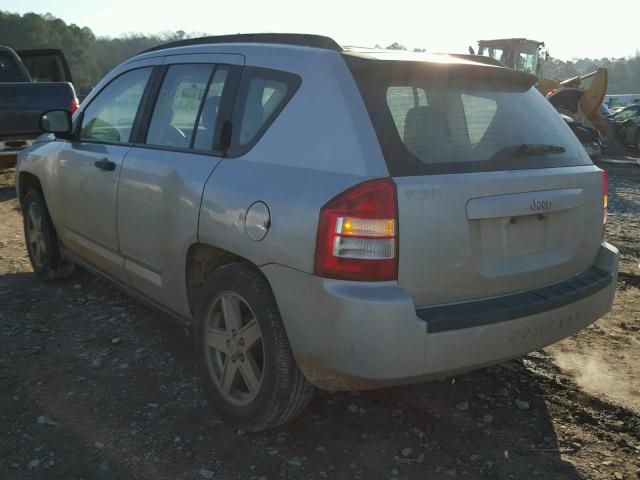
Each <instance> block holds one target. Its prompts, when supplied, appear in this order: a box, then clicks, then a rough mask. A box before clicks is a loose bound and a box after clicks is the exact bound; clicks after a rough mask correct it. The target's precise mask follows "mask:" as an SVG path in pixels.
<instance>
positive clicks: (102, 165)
mask: <svg viewBox="0 0 640 480" xmlns="http://www.w3.org/2000/svg"><path fill="white" fill-rule="evenodd" d="M94 165H95V166H96V167H98V168H99V169H100V170H106V171H108V172H113V171H114V170H115V169H116V164H115V163H113V162H112V161H111V160H107V159H106V158H103V159H102V160H97V161H96V163H94Z"/></svg>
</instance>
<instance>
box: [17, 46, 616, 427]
mask: <svg viewBox="0 0 640 480" xmlns="http://www.w3.org/2000/svg"><path fill="white" fill-rule="evenodd" d="M476 60H477V61H474V59H473V57H468V58H465V59H462V58H455V57H451V56H447V55H437V56H427V55H424V54H417V53H402V52H401V53H398V52H387V51H373V50H372V51H364V50H354V49H343V48H341V47H340V46H339V45H338V44H336V43H335V42H334V41H333V40H331V39H329V38H326V37H319V36H312V35H289V34H256V35H233V36H227V37H209V38H202V39H194V40H186V41H181V42H177V43H174V44H170V45H165V46H163V47H160V48H156V49H152V50H150V51H146V52H143V53H142V54H140V55H137V56H135V57H133V58H131V59H129V60H127V61H125V62H124V63H123V64H121V65H120V66H118V67H117V68H116V69H114V70H113V71H112V72H111V73H110V74H109V75H107V76H106V77H105V78H104V80H102V81H101V82H100V83H99V84H98V85H97V86H96V87H95V88H94V90H93V91H92V93H91V94H90V95H89V96H88V97H87V98H86V100H85V101H84V102H83V103H82V105H81V107H80V109H79V110H78V111H77V112H76V113H75V114H74V116H73V118H71V117H70V115H69V113H68V112H65V111H50V112H47V113H46V114H45V115H44V116H43V117H42V118H41V124H42V127H43V130H44V131H46V132H48V134H46V135H43V136H41V137H40V139H39V140H38V141H37V142H36V143H35V144H34V145H33V146H32V147H30V148H29V149H27V150H25V151H24V152H23V153H22V154H21V155H20V159H19V166H18V173H17V183H18V189H19V198H20V202H21V206H22V209H23V212H24V230H25V237H26V242H27V246H28V252H29V257H30V259H31V262H32V265H33V268H34V270H35V272H36V273H37V274H39V275H41V276H42V277H44V278H47V279H55V278H60V277H63V276H66V275H70V274H71V273H72V272H73V270H74V265H75V264H79V265H82V266H84V267H86V268H88V269H90V270H93V271H95V272H99V273H100V274H102V275H104V276H106V277H108V278H109V279H111V280H112V281H113V282H115V283H117V284H119V285H120V286H122V287H124V288H125V289H127V290H128V291H130V292H131V293H133V294H134V295H136V296H137V297H139V298H140V299H142V300H144V301H146V302H148V303H150V304H152V305H154V306H156V307H157V308H159V309H161V310H163V311H164V312H166V313H168V314H169V315H171V316H173V317H174V318H176V319H178V320H179V321H181V322H184V324H185V325H188V326H189V327H190V328H191V331H192V332H193V335H192V337H193V343H194V349H195V354H196V356H197V361H198V367H199V370H200V373H201V376H202V382H203V385H204V389H205V392H206V394H207V396H208V397H209V398H210V399H211V401H212V402H213V403H214V404H215V405H216V407H217V409H218V410H219V411H220V413H221V414H222V415H223V416H224V417H225V418H227V419H229V420H230V421H232V422H234V423H235V424H237V425H239V426H240V427H241V428H243V429H247V430H260V429H265V428H269V427H273V426H275V425H279V424H282V423H284V422H286V421H288V420H289V419H291V418H292V417H294V416H295V415H297V414H298V413H300V412H301V411H302V410H303V408H304V407H305V405H306V404H307V402H308V400H309V398H310V396H311V393H312V391H313V386H314V385H315V386H317V387H320V388H323V389H328V390H360V389H369V388H378V387H385V386H390V385H398V384H403V383H409V382H419V381H423V380H427V379H431V378H435V377H442V376H446V375H452V374H456V373H459V372H463V371H466V370H471V369H475V368H479V367H482V366H484V365H489V364H492V363H495V362H500V361H503V360H505V359H509V358H513V357H516V356H518V355H521V354H523V353H526V352H529V351H532V350H535V349H539V348H541V347H543V346H545V345H548V344H550V343H552V342H555V341H557V340H559V339H561V338H563V337H566V336H568V335H571V334H573V333H575V332H577V331H578V330H580V329H581V328H584V327H585V326H586V325H589V324H590V323H592V322H594V321H595V320H596V319H598V318H599V317H600V316H602V315H603V314H604V313H605V312H607V310H608V309H609V308H610V306H611V302H612V299H613V295H614V290H615V288H614V286H615V281H616V276H617V265H618V253H617V250H616V249H615V248H614V247H612V246H611V245H609V244H607V243H606V242H604V241H603V233H604V223H605V220H606V216H605V215H606V206H607V197H606V195H607V193H606V179H605V178H604V172H603V171H601V170H600V169H598V168H597V167H595V166H594V165H593V164H592V162H591V160H590V159H589V156H588V155H587V154H586V153H585V151H584V150H583V148H582V147H581V145H580V143H579V142H578V140H577V139H576V138H575V137H574V136H573V135H572V133H571V131H570V130H569V128H568V127H567V125H566V124H565V123H564V122H563V120H562V119H561V118H560V116H559V115H558V114H557V113H556V111H555V110H554V109H553V107H552V106H551V105H550V104H548V103H547V101H546V100H545V99H544V97H543V96H542V95H541V94H540V93H538V91H537V90H536V88H535V86H534V83H535V82H536V78H535V77H533V76H531V75H529V74H526V73H523V72H519V71H514V70H510V69H507V68H503V67H500V66H495V65H489V64H486V63H484V61H483V60H482V58H481V57H477V59H476Z"/></svg>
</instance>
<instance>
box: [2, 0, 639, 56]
mask: <svg viewBox="0 0 640 480" xmlns="http://www.w3.org/2000/svg"><path fill="white" fill-rule="evenodd" d="M596 5H602V6H603V7H602V8H601V9H597V8H596ZM0 10H4V11H9V12H16V13H26V12H36V13H51V14H53V15H54V16H56V17H59V18H61V19H63V20H64V21H65V22H67V23H75V24H76V25H79V26H81V27H82V26H87V27H89V28H91V30H92V31H93V32H94V33H95V34H96V35H98V36H111V37H114V36H118V35H121V34H124V33H133V32H136V33H159V32H163V31H176V30H184V31H185V32H202V33H207V34H229V33H255V32H287V33H315V34H321V35H327V36H330V37H332V38H334V39H335V40H336V41H337V42H338V43H340V44H341V45H356V46H374V45H375V44H380V45H382V46H387V45H389V44H391V43H393V42H398V43H400V44H402V45H404V46H406V47H408V48H425V49H426V50H427V51H429V52H445V51H446V52H464V53H466V52H467V48H468V46H469V45H473V46H474V47H475V46H476V42H477V40H480V39H489V38H506V37H526V38H531V39H534V40H540V41H544V42H545V44H546V46H547V48H548V50H549V53H550V54H551V56H553V57H556V58H561V59H565V60H567V59H571V58H579V57H590V58H602V57H615V58H618V57H624V56H629V55H633V54H635V53H636V52H637V51H639V50H640V34H639V33H638V28H637V21H638V19H639V18H640V0H610V1H609V2H606V3H603V2H595V1H590V0H586V1H584V2H573V1H569V0H565V1H558V0H555V1H551V0H536V1H529V2H524V1H518V0H511V1H508V0H507V1H505V0H475V1H473V2H471V1H470V2H465V1H460V0H442V1H438V2H433V1H429V0H391V1H386V2H380V1H377V2H373V1H368V2H364V1H349V0H341V1H337V0H316V1H314V2H309V3H306V2H304V1H300V0H268V1H267V0H236V1H231V2H229V1H212V0H208V1H203V0H186V1H183V2H175V1H174V2H163V1H161V0H129V1H126V0H109V1H104V0H0ZM627 19H629V22H627V21H626V20H627ZM632 25H635V26H634V27H633V28H627V27H631V26H632Z"/></svg>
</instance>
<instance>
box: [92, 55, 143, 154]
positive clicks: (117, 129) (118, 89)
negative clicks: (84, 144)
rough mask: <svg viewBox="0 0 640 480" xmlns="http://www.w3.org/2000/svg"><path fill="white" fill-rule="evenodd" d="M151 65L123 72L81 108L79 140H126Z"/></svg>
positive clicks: (116, 141) (127, 139)
mask: <svg viewBox="0 0 640 480" xmlns="http://www.w3.org/2000/svg"><path fill="white" fill-rule="evenodd" d="M150 75H151V67H145V68H138V69H136V70H130V71H128V72H125V73H123V74H122V75H120V76H119V77H117V78H116V79H115V80H113V81H112V82H111V83H109V85H107V86H106V87H105V88H104V89H102V91H100V93H98V95H97V96H96V97H95V98H94V99H93V100H92V101H91V103H90V104H89V106H88V107H87V108H85V109H84V113H83V116H82V126H81V129H80V140H89V141H100V142H109V143H128V142H129V137H130V135H131V129H132V128H133V122H134V120H135V118H136V113H137V112H138V106H139V105H140V100H142V95H143V94H144V91H145V88H146V86H147V82H148V81H149V76H150Z"/></svg>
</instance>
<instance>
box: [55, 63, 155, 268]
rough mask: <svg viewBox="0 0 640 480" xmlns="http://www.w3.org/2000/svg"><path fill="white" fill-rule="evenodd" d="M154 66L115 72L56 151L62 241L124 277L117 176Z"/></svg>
mask: <svg viewBox="0 0 640 480" xmlns="http://www.w3.org/2000/svg"><path fill="white" fill-rule="evenodd" d="M151 73H152V67H151V66H147V67H144V68H136V69H131V70H128V71H126V72H124V73H122V74H121V75H117V76H116V77H114V78H113V79H111V80H110V82H109V83H108V84H107V85H106V86H105V87H104V88H103V89H102V90H101V91H100V92H99V93H97V95H96V96H95V97H93V98H91V100H90V103H88V105H86V106H83V108H82V110H81V112H80V114H79V115H78V116H77V117H76V118H77V119H79V121H81V124H80V125H79V134H78V137H79V138H78V140H76V141H72V142H70V143H67V144H65V145H64V146H63V147H62V148H61V149H60V151H59V153H58V167H59V171H58V172H56V174H55V176H56V177H57V178H58V181H59V187H60V188H59V196H60V198H61V203H60V208H59V209H58V210H59V211H58V212H57V217H58V222H59V225H61V227H62V229H61V230H62V231H61V235H62V239H63V241H64V243H65V244H66V245H67V246H68V247H69V248H70V249H72V250H74V251H75V252H76V253H78V254H79V255H81V256H82V257H84V258H85V259H86V260H88V261H89V262H91V263H93V264H94V265H95V266H97V267H99V268H101V269H102V270H104V271H105V272H107V273H109V274H111V275H113V276H115V277H116V278H118V279H121V280H123V279H124V278H125V275H124V260H123V259H122V257H121V255H120V254H119V252H118V250H119V242H118V232H117V226H116V199H117V191H118V176H119V175H120V170H121V167H122V160H123V158H124V156H125V154H126V153H127V152H128V151H129V149H130V148H131V147H130V145H129V141H130V137H131V132H132V131H133V127H134V124H135V119H136V116H137V112H138V107H139V105H140V103H141V101H142V98H143V96H144V93H145V91H146V90H147V85H148V82H149V79H150V77H151Z"/></svg>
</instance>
